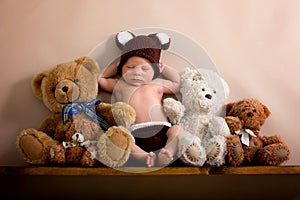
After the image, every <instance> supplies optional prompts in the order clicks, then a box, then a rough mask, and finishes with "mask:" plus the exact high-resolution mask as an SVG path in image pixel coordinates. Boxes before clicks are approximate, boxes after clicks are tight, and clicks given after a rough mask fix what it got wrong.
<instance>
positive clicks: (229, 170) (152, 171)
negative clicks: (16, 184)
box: [0, 166, 300, 176]
mask: <svg viewBox="0 0 300 200" xmlns="http://www.w3.org/2000/svg"><path fill="white" fill-rule="evenodd" d="M0 174H1V175H104V176H124V175H126V176H128V175H132V176H136V175H143V176H151V175H152V176H157V175H168V176H172V175H229V174H231V175H234V174H241V175H242V174H244V175H247V174H249V175H250V174H252V175H253V174H300V166H242V167H227V166H222V167H207V166H205V167H165V168H143V167H124V168H116V169H113V168H109V167H96V168H82V167H41V166H39V167H36V166H26V167H5V166H2V167H0Z"/></svg>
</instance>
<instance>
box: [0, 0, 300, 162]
mask: <svg viewBox="0 0 300 200" xmlns="http://www.w3.org/2000/svg"><path fill="white" fill-rule="evenodd" d="M134 4H136V5H134ZM0 24H1V27H0V51H1V52H0V58H1V73H0V76H1V78H0V87H1V92H2V95H1V99H0V110H1V115H0V117H1V118H0V124H1V135H0V165H24V164H25V163H24V162H23V160H22V159H21V157H20V155H19V153H18V151H17V150H16V148H15V140H16V136H17V135H18V134H19V132H20V130H21V129H23V128H30V127H37V126H38V125H39V123H40V122H41V120H42V119H43V118H45V117H46V116H47V114H48V111H47V109H45V108H44V107H43V105H42V104H41V102H39V100H37V99H36V98H35V97H34V95H33V93H32V91H31V85H30V84H31V78H32V76H33V75H34V74H36V73H38V72H41V71H43V70H46V69H48V68H49V67H51V66H53V65H55V64H58V63H61V62H65V61H69V60H73V59H74V58H77V57H80V56H83V55H87V54H88V53H89V52H90V50H91V49H92V48H94V47H95V45H97V44H98V43H99V42H101V41H103V40H105V39H106V38H107V37H109V36H111V35H113V34H115V33H117V32H118V31H120V30H128V29H133V28H139V27H163V28H166V29H172V30H177V31H178V32H181V33H183V34H185V35H187V36H189V37H191V38H192V39H193V40H195V41H196V42H197V43H199V44H201V45H202V46H203V47H204V48H205V49H206V51H207V53H208V55H209V56H210V58H211V59H212V60H213V61H214V63H215V64H216V66H217V69H218V70H219V71H220V74H221V76H222V77H223V78H224V79H225V80H226V81H227V82H228V84H229V86H230V90H231V93H230V98H229V101H235V100H238V99H242V98H246V97H254V98H258V99H260V100H261V101H262V102H264V103H265V104H266V105H267V106H268V107H269V108H270V110H271V112H272V115H271V117H270V118H269V119H268V120H267V121H266V123H265V125H264V127H263V130H262V132H263V133H262V134H266V135H272V134H280V135H282V136H283V138H284V140H285V141H286V143H287V144H288V145H289V147H290V148H291V153H292V154H291V159H290V161H288V162H287V163H286V164H287V165H297V164H299V163H300V157H299V156H298V154H299V153H300V145H299V144H298V143H299V139H300V136H299V135H298V133H299V128H298V125H299V124H300V123H299V122H300V121H299V117H298V111H300V101H299V100H300V90H299V83H300V81H299V77H298V76H299V75H298V74H299V72H300V70H299V66H298V65H299V64H300V57H299V56H298V54H299V52H300V37H299V35H300V1H297V0H289V1H280V0H279V1H276V0H264V1H260V0H245V1H240V0H226V1H212V0H190V1H181V0H178V1H176V0H164V1H159V0H152V1H140V0H123V1H118V0H110V1H98V0H63V1H61V0H43V1H41V0H26V1H20V0H1V1H0Z"/></svg>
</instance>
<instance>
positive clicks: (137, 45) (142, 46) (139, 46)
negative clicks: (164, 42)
mask: <svg viewBox="0 0 300 200" xmlns="http://www.w3.org/2000/svg"><path fill="white" fill-rule="evenodd" d="M160 53H161V43H160V41H159V40H158V38H156V37H155V36H151V35H149V36H145V35H140V36H136V37H134V38H132V39H131V40H130V41H128V42H127V43H126V44H125V46H124V48H123V49H122V55H121V60H120V64H119V65H118V74H119V75H120V76H122V67H123V65H124V64H125V63H126V62H127V60H128V59H129V58H131V57H133V56H139V57H143V58H146V59H147V60H149V62H150V63H151V65H152V67H153V69H154V76H153V79H155V78H156V77H158V76H159V74H160V71H159V66H158V65H159V61H160Z"/></svg>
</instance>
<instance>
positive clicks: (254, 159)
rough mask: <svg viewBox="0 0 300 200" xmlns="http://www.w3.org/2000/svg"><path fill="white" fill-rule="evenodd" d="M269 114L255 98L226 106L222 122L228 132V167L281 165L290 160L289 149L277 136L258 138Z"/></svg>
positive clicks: (264, 106) (265, 107)
mask: <svg viewBox="0 0 300 200" xmlns="http://www.w3.org/2000/svg"><path fill="white" fill-rule="evenodd" d="M270 114H271V112H270V110H269V109H268V108H267V106H266V105H264V104H263V103H261V102H260V101H259V100H257V99H243V100H240V101H237V102H232V103H228V104H227V111H226V117H225V120H226V123H227V124H228V127H229V129H230V132H231V135H230V136H227V156H226V162H227V164H229V165H233V166H238V165H241V164H245V165H249V164H252V165H253V164H254V165H256V164H258V165H280V164H281V163H283V162H285V161H287V160H288V159H289V156H290V150H289V148H288V146H287V145H286V144H285V143H284V142H283V140H282V138H281V137H280V136H279V135H273V136H261V135H260V129H261V127H262V125H263V124H264V123H265V120H266V119H267V118H268V117H269V116H270Z"/></svg>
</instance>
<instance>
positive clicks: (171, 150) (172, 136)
mask: <svg viewBox="0 0 300 200" xmlns="http://www.w3.org/2000/svg"><path fill="white" fill-rule="evenodd" d="M181 132H182V128H181V127H180V126H178V125H174V126H172V127H170V128H169V130H168V132H167V137H168V140H167V143H166V146H165V148H163V149H161V151H160V152H159V153H158V161H157V165H158V166H167V165H168V164H170V163H171V162H172V160H173V159H174V158H173V157H174V155H175V154H176V153H177V148H178V135H179V134H180V133H181Z"/></svg>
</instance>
